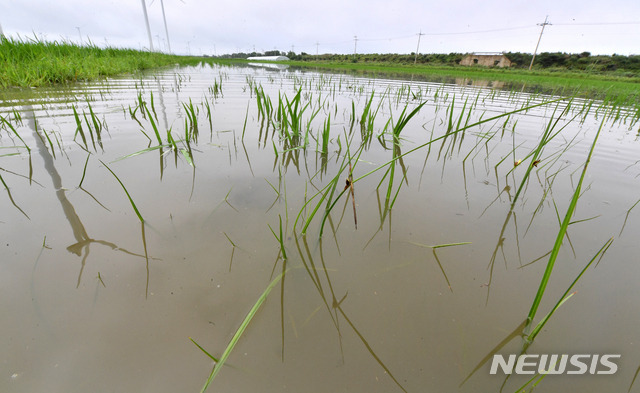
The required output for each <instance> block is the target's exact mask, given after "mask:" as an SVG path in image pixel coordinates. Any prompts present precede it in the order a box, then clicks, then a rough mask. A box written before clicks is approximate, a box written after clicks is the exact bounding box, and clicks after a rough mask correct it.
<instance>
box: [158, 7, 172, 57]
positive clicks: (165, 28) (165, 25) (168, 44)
mask: <svg viewBox="0 0 640 393" xmlns="http://www.w3.org/2000/svg"><path fill="white" fill-rule="evenodd" d="M160 6H161V7H162V19H163V20H164V33H165V34H166V35H167V47H168V48H169V53H171V41H170V40H169V28H168V27H167V17H166V16H165V15H164V0H160Z"/></svg>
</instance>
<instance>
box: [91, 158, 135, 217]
mask: <svg viewBox="0 0 640 393" xmlns="http://www.w3.org/2000/svg"><path fill="white" fill-rule="evenodd" d="M100 162H101V163H102V165H104V167H105V168H107V169H108V170H109V172H111V174H112V175H113V177H115V178H116V180H117V181H118V183H120V185H121V186H122V189H123V190H124V192H125V194H127V198H129V202H131V207H133V210H134V211H135V212H136V215H137V216H138V218H139V219H140V222H142V223H144V218H142V215H141V214H140V211H139V210H138V208H137V207H136V204H135V202H133V198H131V195H130V194H129V191H127V188H126V187H125V186H124V184H123V183H122V181H120V178H118V176H117V175H116V174H115V172H113V171H112V170H111V168H109V167H108V166H107V164H105V163H104V162H103V161H102V160H100Z"/></svg>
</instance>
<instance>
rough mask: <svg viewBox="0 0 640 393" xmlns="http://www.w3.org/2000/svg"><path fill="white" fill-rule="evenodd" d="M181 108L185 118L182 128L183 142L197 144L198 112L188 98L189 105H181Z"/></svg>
mask: <svg viewBox="0 0 640 393" xmlns="http://www.w3.org/2000/svg"><path fill="white" fill-rule="evenodd" d="M182 107H183V108H184V111H185V114H186V115H187V117H186V118H185V120H184V128H185V140H187V141H190V140H193V141H194V142H196V143H197V142H198V134H199V131H198V110H197V108H196V107H194V106H193V102H192V101H191V98H189V104H188V105H187V104H185V103H182Z"/></svg>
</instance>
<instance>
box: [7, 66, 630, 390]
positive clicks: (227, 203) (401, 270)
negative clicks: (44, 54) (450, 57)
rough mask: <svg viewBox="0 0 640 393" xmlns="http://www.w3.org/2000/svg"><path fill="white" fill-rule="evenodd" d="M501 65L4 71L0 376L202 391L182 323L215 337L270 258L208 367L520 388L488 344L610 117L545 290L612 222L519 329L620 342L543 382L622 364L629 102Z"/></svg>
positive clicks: (196, 334)
mask: <svg viewBox="0 0 640 393" xmlns="http://www.w3.org/2000/svg"><path fill="white" fill-rule="evenodd" d="M488 87H492V88H491V89H490V88H488ZM495 88H500V86H497V85H496V84H495V83H491V84H486V85H483V84H478V83H475V82H469V81H458V83H457V84H455V85H454V84H446V83H433V82H423V81H416V80H414V81H413V82H403V81H400V80H394V79H367V78H359V77H354V76H345V75H339V74H319V73H314V72H306V71H305V72H301V71H299V70H295V69H293V68H288V69H285V70H279V71H274V70H267V69H264V68H254V67H222V66H211V67H210V66H207V65H202V66H200V67H191V68H183V69H175V70H166V71H164V72H159V73H156V74H149V75H147V76H140V77H138V78H118V79H113V80H109V81H105V82H102V83H98V84H89V85H84V86H76V87H74V88H71V89H68V90H67V91H64V92H56V91H51V90H47V91H41V90H35V91H33V92H27V93H25V92H20V93H18V92H14V93H3V94H4V95H3V100H4V101H3V104H2V110H1V112H0V115H2V116H3V118H4V119H5V120H6V122H3V123H2V124H3V125H2V129H1V130H0V136H1V137H0V147H2V149H1V150H0V156H1V157H2V158H1V160H2V161H1V163H0V169H2V172H1V174H2V179H3V183H4V184H3V186H4V188H5V191H6V192H5V193H4V194H5V195H6V196H5V203H4V204H2V205H1V207H0V234H1V236H2V240H3V242H2V251H1V253H2V254H1V255H2V257H1V261H2V263H1V264H0V269H1V271H0V280H1V282H0V288H2V291H3V296H2V299H3V300H2V306H3V309H4V310H5V315H7V316H11V317H10V318H9V317H6V318H3V320H2V322H0V328H1V329H2V331H3V332H4V333H5V334H4V337H5V339H4V340H2V341H1V344H0V345H1V349H2V352H3V353H5V354H11V356H7V359H6V361H5V367H4V368H5V370H7V372H6V373H5V375H4V376H2V377H1V379H0V390H1V391H3V392H4V391H6V392H21V391H45V390H46V391H65V392H75V391H77V392H84V391H94V390H95V386H108V387H109V388H108V389H110V390H116V391H158V392H175V391H197V390H198V389H200V388H201V387H202V385H203V384H204V381H205V380H206V377H207V375H208V374H209V372H210V371H211V366H212V363H211V359H210V358H209V357H207V356H206V355H205V354H203V353H202V352H201V351H200V350H199V349H198V348H197V347H196V346H194V345H193V344H192V343H191V341H189V338H190V337H191V338H193V339H194V340H195V341H197V342H198V344H200V345H201V346H202V347H203V348H204V349H206V350H207V351H208V352H209V353H210V354H211V355H212V356H214V357H216V358H219V357H220V356H221V355H222V354H223V352H224V350H225V348H226V347H227V344H228V343H229V341H230V340H231V338H232V337H233V335H234V334H235V333H236V331H237V329H238V327H239V326H240V324H241V323H242V321H243V320H244V318H245V317H246V316H247V312H248V310H250V309H251V307H252V306H253V305H254V304H256V301H257V300H258V299H259V297H260V296H261V294H262V293H263V291H264V290H265V288H267V285H269V283H270V282H271V281H272V280H273V279H274V278H275V277H277V276H278V275H279V274H283V273H285V272H286V274H283V276H282V280H281V281H280V282H279V283H278V286H277V287H275V288H274V290H273V291H272V292H271V293H270V294H269V296H268V298H267V299H266V302H265V303H264V304H262V305H261V307H260V309H259V311H258V312H257V313H256V314H255V316H254V317H253V319H252V320H251V322H250V324H249V325H248V327H247V329H246V330H245V331H244V334H243V335H242V336H241V337H240V340H239V341H238V342H237V344H236V346H235V348H234V350H233V352H232V353H231V355H230V357H229V358H228V360H227V362H226V363H225V365H224V366H223V367H222V369H221V370H220V373H219V374H218V376H217V377H216V379H215V380H214V381H213V382H212V385H214V386H211V388H210V389H211V390H214V391H233V392H239V391H267V392H268V391H273V392H281V391H285V390H290V391H308V390H309V386H317V387H318V388H315V390H322V391H341V390H354V391H380V392H388V391H408V392H411V391H474V392H475V391H499V390H500V389H501V388H504V389H503V391H515V390H517V389H518V388H519V387H520V386H521V385H522V384H524V383H525V382H526V380H527V379H526V378H522V377H519V376H512V377H509V378H506V379H505V378H504V376H492V375H490V374H489V372H488V370H489V365H488V363H487V362H488V361H489V359H491V358H492V355H493V354H496V353H501V354H510V353H518V351H519V350H520V349H521V348H522V339H521V335H522V332H523V329H524V323H523V322H522V321H523V319H524V318H526V316H527V312H528V310H529V308H530V306H531V302H532V300H533V298H534V296H535V293H536V290H537V288H538V285H539V283H540V278H541V277H542V272H543V271H544V268H545V265H546V260H547V259H548V255H549V253H550V250H551V248H552V247H553V242H554V239H555V236H556V235H557V233H558V228H559V220H560V218H561V217H563V216H564V212H565V211H566V209H567V206H568V202H569V199H570V197H571V194H572V193H573V190H574V187H575V184H576V182H577V180H578V178H579V176H580V171H581V168H582V166H583V164H584V163H585V160H586V155H587V152H588V148H589V145H590V143H591V141H592V140H593V136H594V135H595V131H596V130H597V128H598V126H599V124H600V123H601V122H603V121H604V124H605V129H604V130H603V134H602V135H601V136H600V138H601V139H600V141H599V142H598V145H597V147H596V150H595V153H594V156H593V158H592V161H591V163H590V164H589V168H588V172H587V174H588V176H589V178H588V180H589V183H588V185H585V186H584V188H583V192H582V194H581V197H580V199H579V202H578V207H577V210H576V214H575V216H574V218H573V219H572V224H571V225H570V226H569V230H568V232H567V236H566V239H565V242H564V244H563V248H562V249H561V251H560V254H559V259H558V262H557V263H556V266H555V268H554V271H553V273H552V276H551V279H550V281H549V286H548V288H547V291H546V293H545V294H544V297H543V300H542V303H541V305H540V312H539V314H542V315H544V313H546V312H548V311H549V310H550V308H551V307H553V304H554V303H555V302H556V301H557V299H558V297H559V296H560V295H562V293H564V291H565V290H566V289H567V287H568V286H569V285H570V284H571V282H572V281H573V280H574V279H575V277H576V276H577V275H578V273H579V272H580V271H581V269H582V268H583V267H584V266H585V265H586V263H587V262H588V261H589V259H590V258H592V257H593V255H594V254H595V253H596V252H597V251H598V249H599V248H600V247H601V246H602V244H603V243H604V242H605V241H606V240H607V239H608V238H609V237H611V236H614V237H615V241H614V243H613V245H612V246H611V247H610V249H609V250H607V253H606V254H605V256H604V258H603V259H602V260H601V263H600V264H599V265H597V267H596V268H590V269H588V270H587V271H586V272H585V274H584V276H583V277H582V278H581V279H580V280H579V281H578V283H577V284H576V287H575V290H577V293H576V294H575V295H574V296H573V297H572V298H571V299H570V300H569V301H567V302H566V303H565V304H563V306H562V307H561V308H560V309H558V311H557V312H556V313H555V314H554V315H553V317H552V318H551V319H550V320H549V322H548V323H547V325H545V329H544V330H543V331H542V332H541V333H540V335H539V336H538V337H537V338H536V340H535V342H534V343H533V345H532V346H531V347H530V348H529V352H530V353H604V352H607V353H621V354H622V358H621V364H620V371H619V373H617V374H616V375H614V376H611V377H608V378H601V377H598V376H584V377H580V378H578V377H576V378H567V377H566V376H555V378H552V377H549V378H545V379H544V381H542V382H541V383H542V384H543V385H544V389H545V391H551V392H563V391H569V390H575V389H576V386H578V387H577V389H581V390H594V389H595V390H598V391H609V390H621V389H624V390H627V389H629V386H630V385H631V384H632V381H633V378H634V372H635V370H636V369H637V364H638V362H639V361H638V359H636V358H634V356H635V352H633V350H632V347H633V344H632V343H633V342H636V341H637V325H638V323H640V319H639V318H640V317H639V316H638V315H637V313H634V312H629V311H633V310H635V309H637V300H636V299H638V298H640V296H638V295H640V293H639V290H638V287H637V285H636V283H637V275H638V273H640V272H639V271H638V268H637V266H635V264H633V263H632V261H633V260H634V256H635V254H636V252H635V250H636V245H635V237H634V236H633V234H634V233H635V232H636V231H637V230H638V229H640V228H638V225H639V224H638V220H637V219H636V213H637V212H636V210H635V209H634V207H635V206H636V205H637V200H638V198H639V196H638V195H636V193H635V191H634V190H635V189H636V187H635V185H636V182H637V177H638V175H639V174H640V172H639V170H640V168H638V165H636V164H637V162H636V161H637V158H636V157H637V155H638V145H637V140H636V139H637V137H636V134H635V131H636V130H637V120H638V118H637V112H634V111H633V110H631V109H630V108H619V107H616V108H611V107H607V106H606V105H604V104H603V103H600V102H595V101H578V100H574V101H571V102H569V100H562V99H558V98H557V97H547V96H543V95H541V94H533V95H529V94H524V93H519V92H513V91H500V90H496V89H495ZM548 102H552V103H548ZM421 103H424V105H423V106H422V107H420V108H419V111H418V110H416V111H415V113H413V110H414V109H416V108H418V106H419V105H420V104H421ZM411 113H413V114H411ZM410 114H411V115H410ZM7 124H11V127H13V128H14V129H15V131H16V133H17V134H19V135H20V137H21V138H22V140H20V139H19V138H17V137H16V133H14V132H13V131H12V130H11V129H10V127H9V126H8V125H7ZM547 131H548V132H547ZM541 135H551V137H550V138H549V139H548V140H545V142H544V143H540V140H541V139H540V138H541ZM92 141H93V142H92ZM95 142H98V143H95ZM24 145H26V146H28V147H29V149H26V148H25V147H24ZM538 149H539V150H538ZM535 151H538V153H534V152H535ZM32 153H33V154H32ZM103 163H104V164H103ZM516 163H518V164H517V165H516ZM105 164H106V165H108V168H109V169H110V170H112V171H113V173H114V174H115V175H116V176H117V179H116V177H114V176H113V175H112V174H111V173H110V172H109V170H108V169H107V168H106V167H105ZM525 174H526V175H525ZM49 179H51V182H49ZM119 182H122V186H121V185H120V183H119ZM125 190H126V191H125ZM54 194H55V198H54V197H53V195H54ZM129 198H130V199H129ZM58 205H60V206H61V207H62V209H58V208H57V206H58ZM133 206H136V207H137V209H139V212H140V214H141V217H144V222H142V223H141V222H140V221H141V220H139V219H138V217H137V215H136V213H135V212H134V209H132V207H133ZM69 227H70V228H71V231H69ZM320 235H322V236H320ZM96 245H102V246H105V247H97V246H96ZM92 246H93V247H92ZM78 263H79V264H80V268H79V269H78ZM25 288H27V289H26V290H25ZM538 318H542V316H541V315H538V316H537V317H536V319H538ZM536 322H537V321H536ZM514 327H516V328H515V329H514ZM603 351H604V352H603ZM310 384H312V385H310ZM569 386H571V387H569Z"/></svg>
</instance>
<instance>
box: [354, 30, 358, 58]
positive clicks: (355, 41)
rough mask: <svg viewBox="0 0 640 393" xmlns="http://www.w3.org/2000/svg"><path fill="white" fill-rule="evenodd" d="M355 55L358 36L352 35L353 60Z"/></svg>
mask: <svg viewBox="0 0 640 393" xmlns="http://www.w3.org/2000/svg"><path fill="white" fill-rule="evenodd" d="M357 54H358V36H357V35H354V36H353V58H354V59H355V57H356V55H357Z"/></svg>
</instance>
